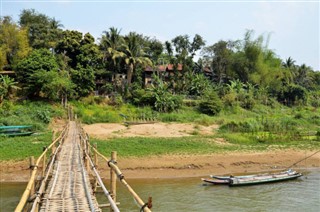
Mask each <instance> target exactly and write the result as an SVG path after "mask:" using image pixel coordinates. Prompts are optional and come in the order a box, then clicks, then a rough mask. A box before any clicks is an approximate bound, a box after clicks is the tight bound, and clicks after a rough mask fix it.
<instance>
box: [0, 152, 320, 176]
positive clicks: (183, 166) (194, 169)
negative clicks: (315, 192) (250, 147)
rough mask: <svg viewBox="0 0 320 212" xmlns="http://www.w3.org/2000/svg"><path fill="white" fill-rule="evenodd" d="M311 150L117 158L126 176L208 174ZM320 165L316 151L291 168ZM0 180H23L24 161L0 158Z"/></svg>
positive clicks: (271, 164) (284, 162) (265, 165)
mask: <svg viewBox="0 0 320 212" xmlns="http://www.w3.org/2000/svg"><path fill="white" fill-rule="evenodd" d="M312 153H313V152H312V151H297V150H285V151H277V152H274V151H273V152H263V153H228V154H214V155H172V156H161V157H146V158H119V159H118V166H119V167H120V169H121V170H122V172H123V174H124V176H125V177H126V178H127V179H132V178H184V177H202V176H208V175H209V174H219V175H222V174H231V173H232V174H237V173H250V172H266V171H274V170H279V169H283V168H286V167H288V166H290V165H292V164H293V163H295V162H297V161H298V160H300V159H302V158H304V157H305V156H306V155H307V156H308V155H311V154H312ZM315 167H319V168H320V153H319V154H316V155H314V156H312V157H311V158H308V159H307V160H305V161H302V162H301V163H299V164H298V165H297V166H295V167H294V168H295V169H300V168H315ZM98 168H99V170H100V173H101V175H102V176H103V177H104V178H109V169H108V167H107V166H106V164H105V163H103V162H102V161H101V160H100V164H99V167H98ZM0 169H1V175H0V181H1V182H26V181H27V180H28V177H29V174H30V170H29V169H28V161H27V160H26V161H19V162H2V163H1V165H0Z"/></svg>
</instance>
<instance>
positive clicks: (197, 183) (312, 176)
mask: <svg viewBox="0 0 320 212" xmlns="http://www.w3.org/2000/svg"><path fill="white" fill-rule="evenodd" d="M302 172H303V174H304V176H302V177H301V178H299V179H297V180H292V181H286V182H279V183H271V184H263V185H255V186H246V187H228V186H215V185H207V184H204V183H202V181H201V180H200V178H198V177H197V178H182V179H144V180H137V179H135V180H134V179H129V180H128V182H129V183H130V185H131V186H132V187H133V188H134V189H135V191H136V192H137V193H138V194H139V195H140V196H141V198H142V199H143V200H145V201H146V200H147V199H148V197H149V196H152V199H153V208H152V211H160V212H162V211H163V212H167V211H177V212H179V211H181V212H185V211H208V212H209V211H210V212H211V211H237V212H241V211H245V212H250V211H252V212H253V211H254V212H256V211H259V212H260V211H272V212H276V211H279V212H280V211H281V212H282V211H290V212H300V211H304V212H318V211H320V169H319V168H317V169H309V170H304V171H302ZM25 186H26V184H25V183H0V190H1V192H0V197H1V198H0V204H1V207H0V211H4V212H6V211H13V210H14V208H15V206H16V205H17V203H18V201H19V198H20V196H21V194H22V192H23V190H24V189H25ZM117 197H118V198H117V201H119V202H120V203H121V204H120V206H119V208H120V210H121V211H135V212H137V211H139V209H138V207H137V206H136V205H135V202H134V200H133V198H132V197H131V196H130V195H129V194H128V193H127V192H126V190H125V189H124V187H123V186H122V185H119V184H118V191H117ZM98 199H99V202H100V203H106V198H105V197H102V196H100V195H99V198H98ZM105 211H109V210H105Z"/></svg>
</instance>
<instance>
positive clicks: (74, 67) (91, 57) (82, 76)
mask: <svg viewBox="0 0 320 212" xmlns="http://www.w3.org/2000/svg"><path fill="white" fill-rule="evenodd" d="M56 51H57V53H59V54H60V55H62V57H64V58H67V60H66V61H67V63H68V65H67V66H68V67H67V68H66V70H68V69H70V76H71V80H72V82H73V83H74V85H75V90H76V92H75V95H76V96H77V97H83V96H87V95H88V94H90V93H92V91H93V90H94V88H95V75H94V74H95V72H96V71H97V70H98V69H100V64H101V61H102V56H101V54H100V53H101V52H100V51H99V47H98V45H97V44H95V40H94V38H93V36H92V35H91V34H90V33H86V34H85V35H84V36H83V35H82V33H81V32H78V31H69V30H67V31H64V32H63V39H62V40H61V41H60V42H59V43H58V45H57V48H56Z"/></svg>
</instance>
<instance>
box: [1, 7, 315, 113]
mask: <svg viewBox="0 0 320 212" xmlns="http://www.w3.org/2000/svg"><path fill="white" fill-rule="evenodd" d="M62 27H63V25H62V24H61V23H60V22H59V21H57V20H56V19H55V18H50V17H48V16H46V15H44V14H41V13H38V12H36V11H35V10H32V9H31V10H23V11H22V12H21V15H20V20H19V21H18V22H17V23H16V22H14V21H13V20H12V19H11V17H1V21H0V66H1V70H4V71H15V75H11V76H10V77H8V76H1V80H0V102H2V101H3V99H12V98H15V97H27V98H31V99H35V98H37V99H38V98H42V99H49V100H51V101H61V102H62V103H63V104H65V103H66V102H67V99H80V98H83V97H88V96H90V95H93V94H94V93H95V94H99V95H101V96H106V95H107V96H108V97H109V98H110V99H111V100H110V101H109V102H110V104H114V105H120V104H122V103H123V102H127V103H132V104H134V105H137V106H150V107H151V108H153V110H155V111H160V112H171V111H176V110H178V109H179V108H181V106H182V101H183V99H184V100H186V99H189V100H197V101H198V100H199V101H200V102H199V105H197V107H198V109H199V111H201V112H202V113H205V114H209V115H216V114H218V113H219V111H220V110H221V108H222V107H223V106H224V107H226V108H234V107H239V106H240V107H242V108H244V109H247V110H253V109H254V108H255V105H259V104H264V105H267V106H274V105H275V102H279V103H281V104H284V105H287V106H296V105H312V106H314V107H319V105H320V94H319V90H320V72H317V71H314V70H312V68H311V67H309V66H307V65H306V64H302V65H296V64H295V61H294V59H293V58H291V57H289V58H288V59H286V60H285V61H283V60H281V59H280V58H279V56H277V55H276V54H275V52H274V51H273V50H270V49H269V48H268V46H267V44H268V42H269V37H267V39H266V38H265V37H264V36H258V37H256V38H255V37H254V32H253V31H250V30H249V31H247V32H246V33H245V35H244V38H243V39H240V40H237V41H224V40H221V41H218V42H217V43H214V44H212V45H207V46H206V43H205V41H204V39H203V38H202V37H201V36H200V35H198V34H196V35H195V36H194V37H193V38H191V37H190V36H188V35H178V36H176V37H175V38H173V39H172V40H171V41H166V42H164V43H162V42H161V41H159V40H157V39H156V38H150V37H147V36H144V35H143V34H139V33H136V32H129V33H128V34H127V35H122V34H121V31H120V30H119V29H117V28H115V27H110V28H109V29H108V30H106V31H104V32H103V33H102V35H101V37H100V38H98V39H97V40H95V38H94V37H93V36H92V35H91V34H90V33H86V34H83V33H81V32H79V31H76V30H69V29H66V30H64V29H63V28H62ZM199 52H201V57H200V58H199V60H198V61H197V62H195V61H194V56H195V55H196V54H198V53H199ZM161 67H162V69H161ZM163 67H165V68H166V70H164V69H163ZM146 70H149V71H150V70H153V72H152V73H153V75H152V76H151V75H150V76H147V72H146ZM148 77H149V78H148ZM147 81H148V82H147ZM208 90H210V91H211V94H210V95H208Z"/></svg>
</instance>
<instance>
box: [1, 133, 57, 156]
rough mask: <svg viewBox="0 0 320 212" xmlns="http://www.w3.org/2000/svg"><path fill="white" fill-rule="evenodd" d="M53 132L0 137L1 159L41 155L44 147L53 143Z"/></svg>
mask: <svg viewBox="0 0 320 212" xmlns="http://www.w3.org/2000/svg"><path fill="white" fill-rule="evenodd" d="M51 137H52V133H51V132H46V133H43V134H39V135H33V136H24V137H3V136H2V137H0V161H7V160H15V161H18V160H24V159H26V158H28V157H30V156H34V157H35V158H37V157H39V156H40V155H41V153H42V150H43V147H44V146H48V145H49V144H50V143H51Z"/></svg>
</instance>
